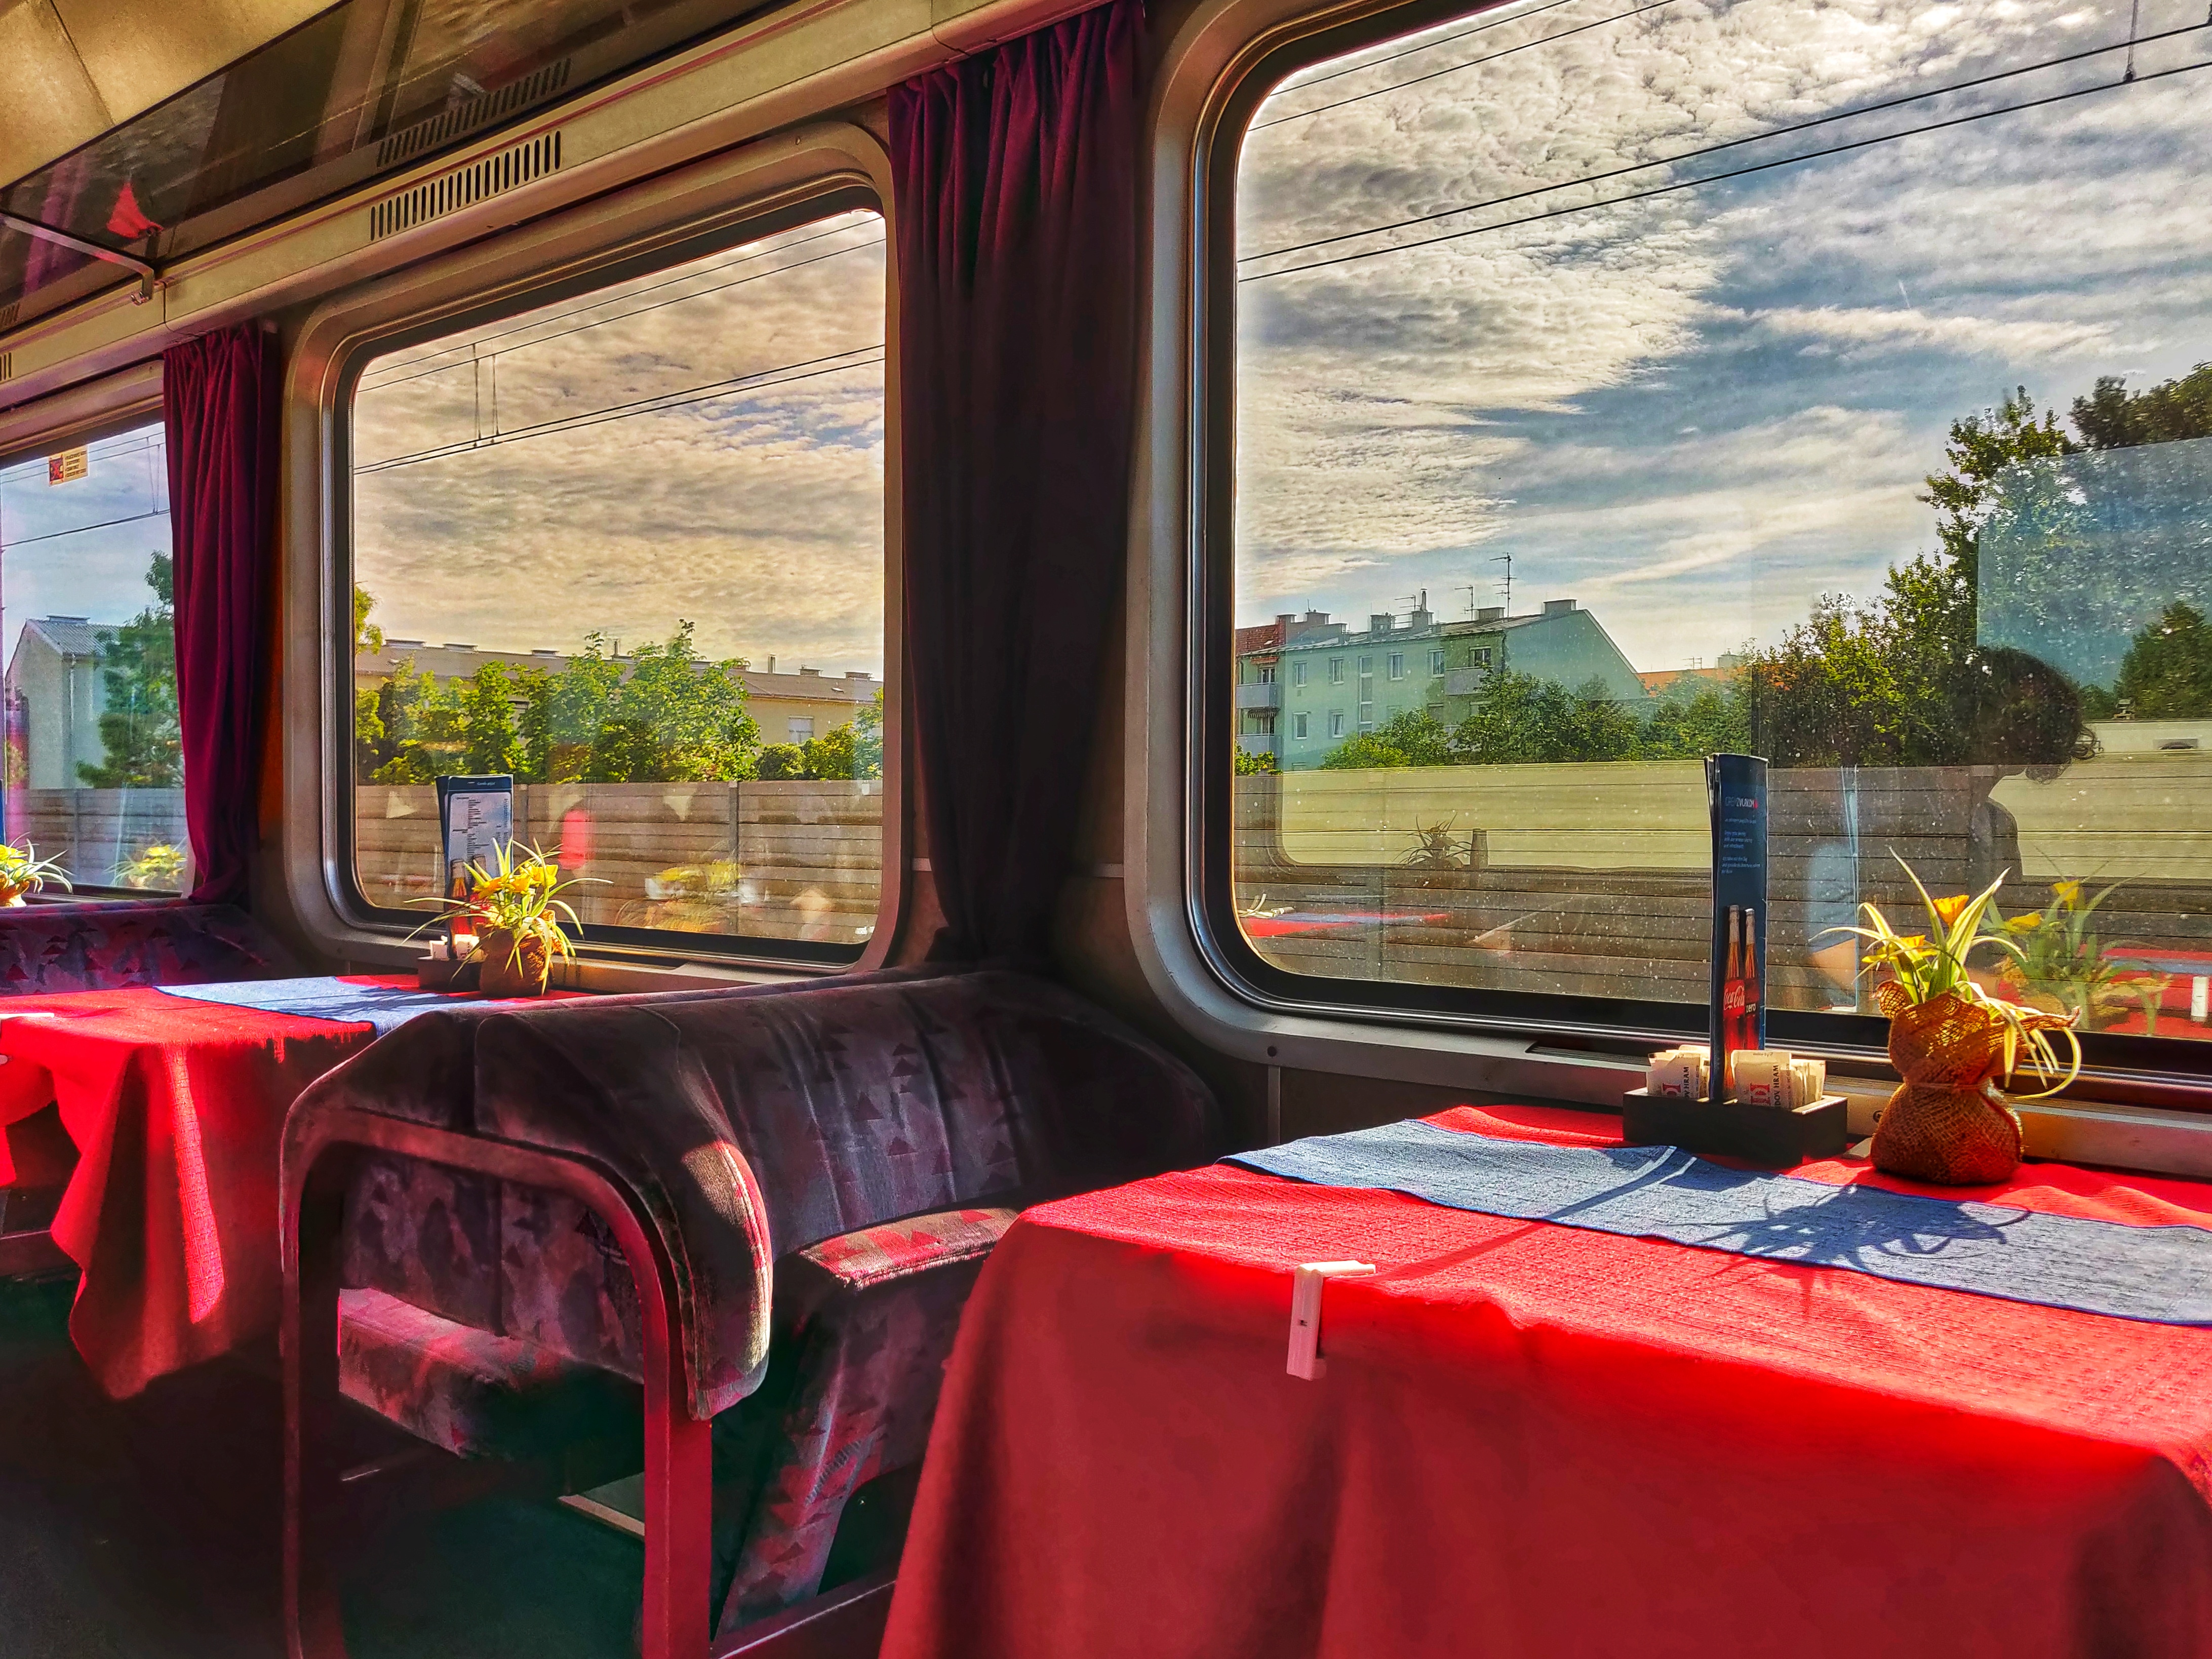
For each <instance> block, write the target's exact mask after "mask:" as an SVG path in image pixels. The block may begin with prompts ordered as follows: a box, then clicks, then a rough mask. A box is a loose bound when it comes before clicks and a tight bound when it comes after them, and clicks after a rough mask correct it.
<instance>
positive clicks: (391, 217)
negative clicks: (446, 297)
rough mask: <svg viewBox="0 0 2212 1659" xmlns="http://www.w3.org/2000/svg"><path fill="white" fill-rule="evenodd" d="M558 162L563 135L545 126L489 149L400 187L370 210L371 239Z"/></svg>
mask: <svg viewBox="0 0 2212 1659" xmlns="http://www.w3.org/2000/svg"><path fill="white" fill-rule="evenodd" d="M560 165H561V135H560V134H559V133H558V132H549V133H547V134H545V135H544V137H538V138H532V139H530V140H528V141H527V142H526V143H520V144H516V145H514V146H513V147H512V148H510V149H503V150H500V151H498V152H497V153H496V154H495V155H487V156H485V157H484V158H483V161H476V162H471V164H470V165H469V166H467V167H459V168H457V169H455V170H454V171H453V172H452V173H446V174H444V175H442V176H441V177H439V178H436V179H428V180H426V181H425V182H423V183H422V184H419V185H416V186H415V188H414V189H412V190H409V191H401V192H400V193H399V194H398V195H397V196H394V197H392V198H391V199H390V200H389V201H384V202H379V203H378V204H376V205H375V206H374V207H373V208H371V209H370V210H368V236H369V240H371V241H374V240H377V239H378V238H379V237H381V236H390V235H392V234H393V233H395V232H397V231H402V230H411V229H413V228H415V227H416V225H420V224H425V223H428V222H429V221H430V220H432V219H437V218H441V217H443V216H445V215H447V214H448V213H453V212H457V211H458V210H460V209H462V208H465V207H471V206H473V205H475V204H477V203H478V202H483V201H488V200H489V199H490V198H491V197H495V196H501V195H504V194H505V193H506V192H507V191H510V190H513V189H514V188H516V187H517V186H518V185H526V184H528V183H529V182H530V181H531V180H532V179H543V178H544V176H545V175H546V174H547V173H552V172H555V171H556V170H557V169H558V168H559V167H560Z"/></svg>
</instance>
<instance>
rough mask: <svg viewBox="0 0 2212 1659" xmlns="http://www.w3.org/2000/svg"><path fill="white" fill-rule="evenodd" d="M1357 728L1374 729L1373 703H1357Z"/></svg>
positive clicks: (1366, 730)
mask: <svg viewBox="0 0 2212 1659" xmlns="http://www.w3.org/2000/svg"><path fill="white" fill-rule="evenodd" d="M1359 729H1360V730H1361V731H1363V732H1372V731H1373V730H1374V729H1375V705H1374V704H1373V703H1371V702H1364V701H1363V702H1361V703H1360V705H1359Z"/></svg>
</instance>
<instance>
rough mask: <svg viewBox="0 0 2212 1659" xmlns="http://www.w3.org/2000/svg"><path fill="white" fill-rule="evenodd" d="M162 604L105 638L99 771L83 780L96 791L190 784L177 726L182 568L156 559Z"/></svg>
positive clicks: (153, 570)
mask: <svg viewBox="0 0 2212 1659" xmlns="http://www.w3.org/2000/svg"><path fill="white" fill-rule="evenodd" d="M146 586H149V587H150V588H152V589H153V590H154V603H153V604H151V605H148V606H147V607H146V608H145V609H144V610H143V611H140V612H139V613H138V614H137V616H136V617H132V618H131V620H130V621H129V622H127V623H124V624H123V625H122V626H121V627H120V628H114V629H106V628H103V629H100V633H99V635H98V638H99V641H100V666H101V675H100V679H101V683H102V691H103V696H102V699H101V701H102V702H103V704H104V708H103V709H102V712H101V714H100V746H101V748H102V749H103V750H105V751H106V752H105V753H104V754H103V756H102V757H101V760H100V764H99V765H97V766H93V765H88V764H86V763H82V762H79V763H78V765H77V775H78V776H79V777H81V778H82V779H83V780H84V781H85V782H86V783H88V784H89V785H91V786H92V787H94V789H173V788H175V787H178V785H179V783H181V782H182V781H183V779H184V763H183V753H184V751H183V748H182V738H181V734H180V732H179V726H178V723H177V629H176V568H175V565H174V564H173V562H172V561H171V559H170V557H169V556H168V555H167V553H156V554H155V555H154V556H153V562H152V563H151V564H150V565H149V567H148V568H147V571H146Z"/></svg>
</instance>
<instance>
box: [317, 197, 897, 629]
mask: <svg viewBox="0 0 2212 1659" xmlns="http://www.w3.org/2000/svg"><path fill="white" fill-rule="evenodd" d="M882 234H883V228H882V222H881V221H880V220H879V219H878V218H877V217H876V216H874V215H872V214H849V215H842V216H839V217H838V218H837V219H836V220H834V221H831V222H829V223H828V224H827V225H826V226H825V225H815V226H810V227H803V228H800V229H799V230H795V231H793V232H790V233H787V234H783V235H781V236H778V237H775V238H773V239H769V240H767V241H765V242H763V243H757V244H752V245H749V246H746V247H743V248H738V249H735V250H732V251H731V252H726V253H723V254H718V255H714V256H710V257H709V258H706V259H703V260H700V261H696V262H693V263H692V264H690V265H687V266H684V267H680V268H678V270H675V271H672V272H669V271H664V272H660V273H657V274H655V275H653V276H646V277H641V278H638V279H636V280H635V281H634V282H631V283H623V284H620V285H617V287H615V288H612V289H608V290H605V291H603V292H602V293H599V294H596V295H592V296H590V297H589V298H588V300H586V301H582V302H579V301H573V300H572V301H566V302H562V303H560V304H556V305H553V306H550V307H543V308H541V309H540V310H539V311H538V312H536V313H530V314H528V315H526V316H524V317H520V318H510V319H505V320H503V321H500V322H496V323H491V324H487V325H483V327H481V328H479V329H477V330H473V331H470V332H468V333H466V334H464V335H460V336H456V337H452V338H449V339H447V340H443V341H439V342H435V343H432V344H431V345H429V346H426V347H422V348H417V349H413V350H410V351H409V352H405V353H401V354H398V355H397V356H395V357H394V358H392V359H387V360H385V361H383V362H380V363H378V364H376V365H374V367H373V369H372V371H371V373H370V374H367V375H365V376H364V379H363V391H362V394H361V396H360V398H359V399H358V401H357V404H356V418H355V426H354V441H355V453H356V465H357V466H362V467H369V466H374V465H376V464H377V463H380V462H389V461H392V460H394V459H404V458H406V457H410V456H415V455H420V454H422V453H423V452H425V451H432V450H435V449H437V448H439V447H443V446H447V445H457V444H458V445H463V446H467V445H471V444H472V443H477V441H478V440H480V439H481V438H483V437H488V436H493V435H505V437H504V441H494V442H490V443H483V444H480V445H479V447H464V448H462V449H460V450H459V451H458V452H457V453H452V454H447V455H441V456H436V457H435V458H431V459H419V460H415V461H413V462H411V463H410V464H407V465H392V466H388V467H386V468H385V469H384V470H380V471H366V472H362V473H361V474H360V475H359V476H357V477H356V480H355V486H354V493H355V513H354V523H355V568H356V578H357V580H360V581H361V583H362V585H363V586H366V587H367V588H368V590H369V591H370V592H372V593H374V595H375V596H376V600H377V610H376V620H377V622H378V623H379V624H380V626H382V627H383V628H384V629H385V630H386V632H387V633H388V634H390V635H394V636H396V637H400V638H413V639H422V640H427V641H431V642H434V643H436V642H443V641H463V642H466V643H469V644H473V645H478V646H482V647H487V648H499V649H509V650H530V649H532V648H538V647H548V648H552V649H556V650H561V651H573V650H574V649H576V648H578V647H580V646H581V644H582V643H583V641H584V638H585V635H586V634H588V633H590V632H592V631H594V630H597V631H601V632H604V633H606V634H608V635H613V636H615V637H617V638H619V639H620V640H622V641H624V642H626V643H635V642H638V641H644V640H656V641H657V640H660V639H665V638H666V637H667V635H668V634H669V633H670V631H671V629H673V628H674V626H675V624H676V623H677V621H678V618H689V619H690V620H691V621H692V622H694V623H696V628H697V642H698V644H699V647H700V648H701V649H702V650H703V651H705V652H706V653H708V654H709V655H711V656H715V657H723V656H732V655H743V656H745V657H747V658H749V659H750V660H751V661H753V662H754V663H755V664H756V665H765V663H766V660H767V658H768V656H769V654H770V653H775V655H776V656H777V658H778V665H779V666H796V665H798V664H799V662H801V661H803V662H805V664H806V665H810V666H817V667H823V668H828V669H830V670H832V671H836V670H841V669H845V668H864V669H868V670H871V671H879V670H880V668H881V665H882V661H883V628H884V621H883V617H884V596H883V576H884V526H883V503H884V477H883V468H884V375H883V369H882V367H881V363H880V356H881V352H880V347H881V345H882V343H883V340H884V313H883V307H884V257H883V249H882V246H881V240H882ZM743 377H753V380H752V381H751V382H750V383H749V384H748V385H746V386H740V387H739V389H738V390H737V391H735V392H730V393H729V394H728V395H722V396H715V397H711V398H706V399H704V400H695V401H681V399H683V398H686V397H690V396H692V395H694V394H696V393H697V392H699V391H700V390H701V389H702V388H711V387H717V386H723V385H724V384H726V383H727V382H731V381H733V380H741V379H742V378H743ZM654 399H678V400H679V401H678V402H676V403H675V404H673V405H672V406H668V407H665V408H659V409H648V410H632V411H629V412H623V410H624V409H625V406H626V405H630V404H638V403H641V402H645V403H649V402H650V401H651V400H654ZM610 413H613V414H617V416H618V418H610V419H593V418H592V417H594V416H599V415H605V414H610ZM580 420H583V421H588V422H590V423H585V424H578V425H574V426H571V427H568V428H562V429H558V430H555V431H551V432H548V433H544V434H541V435H527V434H529V432H530V429H531V428H539V427H543V426H545V425H547V424H548V423H551V422H563V421H580ZM517 434H525V435H521V436H516V435H517Z"/></svg>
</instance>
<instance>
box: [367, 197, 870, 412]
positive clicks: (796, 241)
mask: <svg viewBox="0 0 2212 1659" xmlns="http://www.w3.org/2000/svg"><path fill="white" fill-rule="evenodd" d="M860 228H862V226H861V225H860V223H858V222H855V223H852V224H842V225H836V226H833V227H832V228H829V229H828V230H822V231H817V232H816V233H815V234H813V235H811V236H798V237H793V239H792V240H790V241H787V242H778V243H777V244H776V245H775V246H774V247H764V248H761V249H759V250H758V251H757V252H751V253H740V254H738V255H737V256H736V257H735V258H729V259H724V260H722V261H720V263H719V264H710V265H702V266H701V267H700V268H699V269H697V270H687V271H684V273H683V274H681V275H680V276H666V277H664V278H663V279H662V280H660V281H659V282H657V283H647V284H646V285H644V286H643V287H641V288H634V289H628V290H627V291H625V292H623V293H621V294H616V295H610V294H609V293H607V292H606V291H605V290H604V289H603V290H600V291H599V295H598V297H597V298H594V299H589V300H586V301H583V303H581V304H580V305H574V306H571V307H569V308H568V310H566V311H561V312H556V313H554V314H553V315H551V316H550V317H532V319H530V320H529V321H527V322H518V323H516V324H515V325H514V326H513V327H512V328H506V329H501V331H498V332H497V333H495V334H487V335H484V336H483V337H481V338H479V339H474V340H463V341H460V342H459V343H456V344H453V345H441V346H432V347H430V348H429V349H427V350H423V351H417V352H414V353H411V354H410V353H408V352H405V351H399V352H395V353H393V354H392V356H390V357H388V358H386V359H382V360H380V361H381V362H383V363H384V364H385V366H386V367H387V368H413V367H414V366H415V365H416V364H417V363H426V362H429V361H430V360H431V359H432V358H433V357H445V356H452V355H453V353H455V352H458V351H472V350H474V349H476V348H477V347H478V346H480V345H482V344H483V343H484V342H485V341H487V340H502V339H505V338H506V337H507V336H508V335H510V334H526V333H527V332H529V331H531V330H532V329H533V328H543V327H544V326H545V325H547V324H549V323H558V322H562V321H565V320H566V319H568V318H570V317H580V316H582V315H583V314H584V313H586V312H588V311H596V310H598V309H599V307H601V306H609V305H619V304H620V303H621V302H622V301H624V300H633V299H635V298H636V297H637V296H638V295H641V294H653V293H657V292H659V290H660V289H664V288H673V287H675V286H676V285H677V284H678V283H696V282H697V281H698V280H699V279H700V278H701V277H702V276H719V275H720V273H722V272H723V271H726V270H736V269H737V268H738V266H739V265H750V264H757V263H759V262H760V261H761V260H763V259H772V258H775V256H776V255H777V254H779V253H788V252H790V251H791V250H792V249H793V248H797V247H805V246H808V245H809V244H811V243H814V242H819V241H823V240H827V239H828V238H829V237H832V236H845V235H849V234H852V233H853V232H854V231H856V230H859V229H860ZM882 240H883V239H882V238H881V237H878V238H877V239H876V240H875V241H874V242H871V243H868V244H866V246H871V247H873V246H878V245H879V244H880V243H881V242H882ZM794 268H795V267H790V266H780V267H778V269H780V270H789V269H794ZM758 274H760V275H762V276H774V275H775V272H774V271H763V272H760V273H758ZM705 291H707V292H709V293H712V292H714V290H713V289H708V290H705ZM378 372H379V371H378V370H376V369H371V370H369V371H368V374H365V375H363V376H362V378H363V379H364V380H366V379H368V375H373V374H376V373H378Z"/></svg>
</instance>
